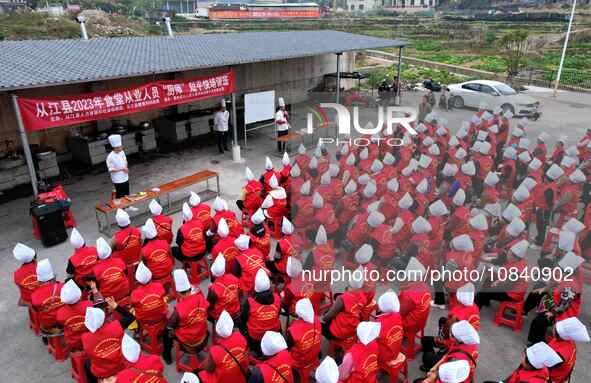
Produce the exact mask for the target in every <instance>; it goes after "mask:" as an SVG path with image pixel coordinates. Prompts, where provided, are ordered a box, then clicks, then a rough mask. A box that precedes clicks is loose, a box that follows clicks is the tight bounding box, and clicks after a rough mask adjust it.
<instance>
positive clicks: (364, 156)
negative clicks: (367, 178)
mask: <svg viewBox="0 0 591 383" xmlns="http://www.w3.org/2000/svg"><path fill="white" fill-rule="evenodd" d="M367 157H369V150H368V149H367V148H363V149H362V150H361V152H360V153H359V158H361V159H362V160H367Z"/></svg>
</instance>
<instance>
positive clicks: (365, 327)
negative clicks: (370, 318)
mask: <svg viewBox="0 0 591 383" xmlns="http://www.w3.org/2000/svg"><path fill="white" fill-rule="evenodd" d="M381 328H382V325H381V323H379V322H360V323H359V324H358V325H357V331H356V332H357V339H359V341H360V342H361V343H363V344H364V345H366V346H367V345H368V344H369V343H370V342H372V341H374V340H375V339H376V338H377V337H378V336H380V330H381Z"/></svg>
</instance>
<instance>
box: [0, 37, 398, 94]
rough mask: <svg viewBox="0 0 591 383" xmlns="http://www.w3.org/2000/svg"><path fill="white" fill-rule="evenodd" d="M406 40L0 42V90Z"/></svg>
mask: <svg viewBox="0 0 591 383" xmlns="http://www.w3.org/2000/svg"><path fill="white" fill-rule="evenodd" d="M405 44H406V42H403V41H398V40H388V39H382V38H377V37H369V36H362V35H355V34H351V33H345V32H337V31H294V32H245V33H224V34H208V35H177V36H175V37H173V38H171V37H165V36H157V37H121V38H97V39H90V40H29V41H3V42H0V90H12V89H25V88H33V87H39V86H48V85H59V84H64V83H76V82H89V81H99V80H105V79H113V78H123V77H133V76H142V75H146V74H152V73H167V72H177V71H184V70H191V69H201V68H212V67H219V66H226V65H236V64H244V63H252V62H261V61H273V60H283V59H289V58H295V57H305V56H314V55H319V54H326V53H337V52H346V51H355V50H364V49H375V48H384V47H392V46H402V45H405Z"/></svg>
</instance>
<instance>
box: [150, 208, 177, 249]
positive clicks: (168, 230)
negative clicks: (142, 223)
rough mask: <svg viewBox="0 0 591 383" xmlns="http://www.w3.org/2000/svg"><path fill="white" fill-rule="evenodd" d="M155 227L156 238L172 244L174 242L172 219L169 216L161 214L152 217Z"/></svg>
mask: <svg viewBox="0 0 591 383" xmlns="http://www.w3.org/2000/svg"><path fill="white" fill-rule="evenodd" d="M152 221H154V226H156V232H157V236H156V238H158V239H162V240H165V241H166V242H168V244H170V243H171V242H172V237H173V235H172V218H170V217H169V216H167V215H164V214H160V215H155V216H153V217H152Z"/></svg>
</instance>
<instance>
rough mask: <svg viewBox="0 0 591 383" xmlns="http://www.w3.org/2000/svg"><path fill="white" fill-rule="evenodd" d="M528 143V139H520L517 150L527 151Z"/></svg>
mask: <svg viewBox="0 0 591 383" xmlns="http://www.w3.org/2000/svg"><path fill="white" fill-rule="evenodd" d="M529 144H530V141H529V138H525V137H524V138H520V139H519V142H518V144H517V146H518V147H519V149H527V148H528V147H529Z"/></svg>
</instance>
